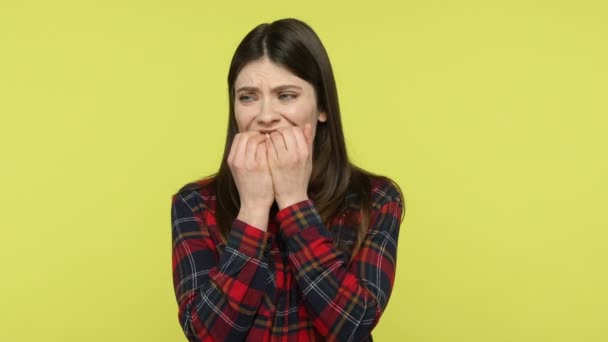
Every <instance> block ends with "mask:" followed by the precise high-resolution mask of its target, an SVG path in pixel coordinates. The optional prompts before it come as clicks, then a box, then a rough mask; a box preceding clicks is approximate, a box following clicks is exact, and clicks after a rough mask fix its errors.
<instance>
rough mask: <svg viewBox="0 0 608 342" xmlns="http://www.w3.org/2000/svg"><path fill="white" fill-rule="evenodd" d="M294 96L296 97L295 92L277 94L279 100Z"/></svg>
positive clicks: (289, 98)
mask: <svg viewBox="0 0 608 342" xmlns="http://www.w3.org/2000/svg"><path fill="white" fill-rule="evenodd" d="M296 97H297V95H296V94H289V93H285V94H281V95H279V99H281V100H291V99H295V98H296Z"/></svg>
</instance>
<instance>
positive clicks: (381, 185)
mask: <svg viewBox="0 0 608 342" xmlns="http://www.w3.org/2000/svg"><path fill="white" fill-rule="evenodd" d="M369 180H370V190H371V194H370V195H371V199H372V202H373V203H386V202H387V201H397V202H401V201H402V200H403V193H402V191H401V187H400V186H399V185H398V184H397V182H395V181H394V180H392V179H391V178H389V177H387V176H381V175H370V176H369Z"/></svg>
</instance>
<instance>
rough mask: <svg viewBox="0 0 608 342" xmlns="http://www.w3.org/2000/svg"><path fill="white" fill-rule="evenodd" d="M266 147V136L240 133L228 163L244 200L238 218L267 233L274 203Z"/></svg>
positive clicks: (250, 132)
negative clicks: (269, 215)
mask: <svg viewBox="0 0 608 342" xmlns="http://www.w3.org/2000/svg"><path fill="white" fill-rule="evenodd" d="M266 145H267V144H266V143H265V137H264V135H263V134H261V133H259V132H256V131H249V132H243V133H238V134H236V135H235V137H234V140H232V146H231V147H230V153H229V154H228V159H227V163H228V167H229V168H230V172H231V173H232V178H234V182H235V183H236V187H237V189H238V192H239V197H240V200H241V208H240V212H239V216H238V217H237V218H239V219H241V220H243V221H244V222H246V223H248V224H250V225H253V226H255V227H257V228H260V229H262V230H266V229H267V225H268V213H269V212H270V207H271V206H272V203H273V202H274V189H273V185H272V176H271V174H270V170H269V168H268V159H267V154H268V151H267V149H266Z"/></svg>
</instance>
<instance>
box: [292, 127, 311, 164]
mask: <svg viewBox="0 0 608 342" xmlns="http://www.w3.org/2000/svg"><path fill="white" fill-rule="evenodd" d="M293 136H294V138H295V141H296V143H297V151H298V154H299V155H301V156H306V157H307V159H308V158H309V157H310V154H311V148H310V146H309V145H308V142H307V139H306V137H305V133H304V132H303V131H302V129H301V128H300V127H296V129H294V131H293Z"/></svg>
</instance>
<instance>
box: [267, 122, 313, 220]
mask: <svg viewBox="0 0 608 342" xmlns="http://www.w3.org/2000/svg"><path fill="white" fill-rule="evenodd" d="M266 140H267V142H266V144H267V146H268V165H269V166H270V173H271V175H272V182H273V185H274V198H275V200H276V202H277V205H278V207H279V210H280V209H283V208H285V207H288V206H290V205H292V204H294V203H297V202H301V201H303V200H306V199H308V182H309V180H310V175H311V173H312V151H313V149H312V126H311V125H310V124H306V126H305V127H304V130H302V129H301V128H300V127H298V126H293V127H286V128H281V129H279V130H277V131H275V132H272V133H271V134H270V135H268V134H267V135H266Z"/></svg>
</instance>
